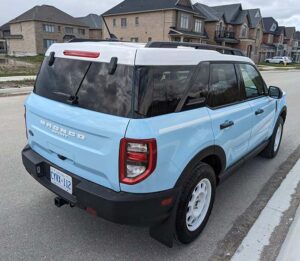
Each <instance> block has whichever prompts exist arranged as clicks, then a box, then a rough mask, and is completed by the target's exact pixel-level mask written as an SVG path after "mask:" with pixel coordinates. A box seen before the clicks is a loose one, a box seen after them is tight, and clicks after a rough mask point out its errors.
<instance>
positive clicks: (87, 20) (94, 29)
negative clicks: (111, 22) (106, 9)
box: [76, 14, 103, 40]
mask: <svg viewBox="0 0 300 261" xmlns="http://www.w3.org/2000/svg"><path fill="white" fill-rule="evenodd" d="M76 19H77V20H79V21H80V22H82V23H84V24H85V25H87V26H88V27H89V39H93V40H101V39H102V38H103V33H102V26H103V21H102V18H101V16H99V15H96V14H89V15H87V16H84V17H78V18H76Z"/></svg>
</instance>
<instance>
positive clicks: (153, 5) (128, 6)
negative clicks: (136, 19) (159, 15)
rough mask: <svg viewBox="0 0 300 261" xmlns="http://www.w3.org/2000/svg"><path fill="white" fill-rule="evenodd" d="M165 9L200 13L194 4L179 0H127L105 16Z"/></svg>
mask: <svg viewBox="0 0 300 261" xmlns="http://www.w3.org/2000/svg"><path fill="white" fill-rule="evenodd" d="M165 9H180V10H184V11H187V12H193V13H196V14H198V13H197V12H196V11H195V10H194V9H193V5H192V4H191V5H189V6H188V5H184V4H181V3H180V1H178V0H147V1H141V0H125V1H123V2H121V3H120V4H118V5H116V6H115V7H113V8H111V9H110V10H108V11H106V12H105V13H104V14H102V15H103V16H110V15H117V14H126V13H140V12H146V11H157V10H165Z"/></svg>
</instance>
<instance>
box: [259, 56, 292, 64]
mask: <svg viewBox="0 0 300 261" xmlns="http://www.w3.org/2000/svg"><path fill="white" fill-rule="evenodd" d="M265 62H266V63H277V64H284V63H286V64H291V63H292V59H291V58H290V57H287V56H274V57H273V58H268V59H266V60H265Z"/></svg>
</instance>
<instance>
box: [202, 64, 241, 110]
mask: <svg viewBox="0 0 300 261" xmlns="http://www.w3.org/2000/svg"><path fill="white" fill-rule="evenodd" d="M212 64H232V65H233V67H234V71H235V75H236V79H237V84H238V89H239V100H238V101H235V102H231V103H228V104H224V105H220V106H211V104H209V103H210V97H209V95H208V99H207V103H206V107H207V108H209V109H211V110H218V109H222V108H226V107H229V106H233V105H237V104H240V103H242V102H245V101H244V100H243V99H242V95H241V93H242V91H241V79H240V76H239V73H238V72H237V68H236V61H210V65H212ZM210 75H211V72H210V69H209V76H210ZM210 88H211V82H210V77H209V84H208V94H210V90H211V89H210Z"/></svg>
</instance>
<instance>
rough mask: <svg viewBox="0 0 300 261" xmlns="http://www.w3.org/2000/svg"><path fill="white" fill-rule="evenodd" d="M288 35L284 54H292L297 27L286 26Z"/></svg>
mask: <svg viewBox="0 0 300 261" xmlns="http://www.w3.org/2000/svg"><path fill="white" fill-rule="evenodd" d="M285 32H286V37H285V40H284V44H285V45H286V52H285V53H284V56H289V57H291V56H292V50H293V44H294V36H295V33H296V28H295V27H285Z"/></svg>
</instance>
